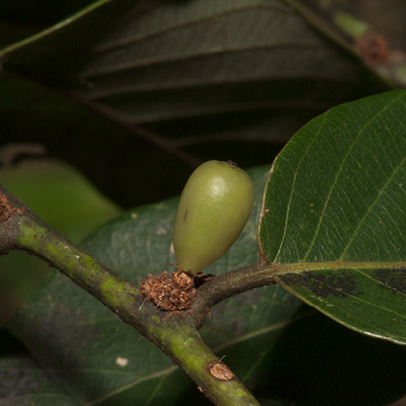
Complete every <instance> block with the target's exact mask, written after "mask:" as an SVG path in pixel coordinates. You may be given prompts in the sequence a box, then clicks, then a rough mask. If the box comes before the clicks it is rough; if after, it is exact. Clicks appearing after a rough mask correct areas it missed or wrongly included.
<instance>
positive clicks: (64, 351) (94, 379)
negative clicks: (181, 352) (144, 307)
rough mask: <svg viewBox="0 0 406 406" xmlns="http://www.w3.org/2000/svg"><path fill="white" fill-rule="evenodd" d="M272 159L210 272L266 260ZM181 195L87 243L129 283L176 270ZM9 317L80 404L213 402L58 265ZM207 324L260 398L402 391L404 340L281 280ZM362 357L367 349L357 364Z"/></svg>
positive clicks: (206, 331) (224, 307) (256, 174)
mask: <svg viewBox="0 0 406 406" xmlns="http://www.w3.org/2000/svg"><path fill="white" fill-rule="evenodd" d="M267 169H268V167H260V168H256V169H255V170H251V171H249V173H250V175H251V176H252V178H253V181H254V184H255V190H256V202H255V205H254V211H253V214H252V216H251V218H250V220H249V223H248V225H247V227H246V229H245V230H244V231H243V234H242V235H241V237H240V238H239V239H238V240H237V242H236V244H235V245H234V246H233V247H232V248H231V250H230V252H229V253H228V254H226V255H225V256H224V257H222V258H221V259H220V260H219V261H217V262H215V263H214V264H212V265H211V266H210V267H208V268H207V272H211V273H213V274H221V273H224V272H226V271H228V270H231V269H234V268H238V267H241V266H245V265H248V264H252V263H255V262H257V261H258V260H259V255H258V250H257V245H256V228H257V218H258V215H259V211H260V202H261V195H262V191H263V188H264V184H265V181H266V173H267ZM176 205H177V199H172V200H167V201H164V202H162V203H158V204H154V205H148V206H144V207H139V208H136V209H134V210H131V211H129V212H128V213H125V214H124V215H122V216H120V217H118V218H117V219H115V220H113V221H111V222H109V223H108V224H106V225H105V226H103V227H101V228H100V229H99V230H97V231H96V232H94V233H93V234H91V235H90V236H89V237H88V238H87V239H86V240H85V241H84V243H83V247H84V248H85V249H86V250H87V251H89V252H90V253H92V254H93V255H95V256H96V257H97V258H98V259H99V260H101V261H102V262H103V263H105V264H106V265H108V266H110V267H112V268H113V269H114V270H115V271H116V272H118V273H119V274H120V275H121V276H122V277H124V278H126V279H127V280H129V281H131V282H132V283H137V281H138V280H140V279H141V278H142V277H144V276H145V275H146V274H147V273H148V272H151V273H155V274H156V273H159V272H161V271H162V270H163V269H169V270H170V268H169V263H170V262H172V261H173V260H174V256H173V252H172V250H171V234H172V223H173V220H174V217H175V211H176ZM8 328H9V330H10V331H11V332H12V333H13V335H14V336H16V337H17V338H18V339H19V340H20V341H21V342H23V343H24V345H25V346H26V347H27V348H28V350H29V352H30V354H32V357H33V359H34V360H35V361H37V362H38V363H39V365H40V366H41V367H42V368H43V369H44V371H46V372H48V373H50V375H51V376H52V377H53V378H54V379H55V380H56V382H58V383H59V384H60V385H61V386H62V387H63V390H61V393H64V394H65V395H68V397H70V398H72V399H75V400H76V401H78V402H80V403H81V404H83V403H86V404H88V405H97V406H101V405H102V406H113V405H114V406H125V405H128V404H137V405H149V406H151V405H156V406H158V405H162V404H165V405H168V406H171V405H180V404H189V403H192V404H202V405H208V404H209V402H208V401H207V400H206V399H205V398H204V397H203V395H202V394H201V393H200V392H199V391H198V390H197V389H196V387H195V386H194V384H193V383H192V382H191V381H190V380H189V379H188V378H187V377H186V376H185V374H183V373H182V371H180V370H179V369H178V368H176V367H175V366H173V364H172V363H171V361H170V360H169V359H168V358H167V357H166V356H165V355H164V354H163V353H161V352H160V351H159V350H158V349H157V348H156V347H154V345H153V344H151V343H150V342H148V341H147V340H145V339H144V338H142V337H140V335H139V334H138V333H137V332H136V331H135V330H133V329H132V328H131V327H130V326H128V325H125V324H124V323H122V322H121V321H120V320H119V319H118V318H117V317H116V316H115V315H114V314H112V313H111V312H109V311H108V310H107V309H106V308H105V307H103V306H102V305H101V304H100V303H98V302H97V301H96V300H94V298H93V297H91V296H90V295H88V294H87V293H86V292H84V291H82V290H81V289H79V288H78V287H77V286H75V285H74V284H73V283H72V282H71V281H70V280H69V279H67V278H66V277H65V276H62V275H60V274H57V273H54V274H53V275H52V276H51V277H50V278H49V279H47V281H46V283H45V284H44V285H43V286H42V288H41V289H40V290H38V291H37V292H36V293H35V295H33V296H32V298H31V299H30V300H29V301H28V302H27V303H26V305H25V306H24V309H22V311H21V312H20V313H19V314H18V315H17V316H16V317H15V318H14V320H12V321H11V322H10V323H9V325H8ZM201 334H202V336H203V337H204V339H205V341H206V342H207V343H208V345H210V346H211V347H212V348H213V349H214V350H215V351H216V353H217V354H218V355H219V356H220V357H222V356H225V358H224V362H226V364H227V365H229V366H230V367H231V368H232V370H233V372H235V373H236V374H237V376H239V377H240V378H241V379H243V380H244V382H245V383H246V384H247V385H248V386H249V388H250V389H251V390H252V391H254V393H255V394H256V395H258V397H259V398H260V400H261V403H263V404H272V405H275V404H279V405H292V404H297V405H304V404H313V405H314V404H317V400H318V399H324V400H325V403H326V404H331V405H334V404H337V405H338V404H340V405H341V404H343V403H337V399H338V401H339V400H342V399H345V400H348V402H346V404H348V405H351V404H354V405H359V404H366V403H365V402H363V400H365V399H368V400H369V399H370V398H371V393H374V391H376V392H379V395H376V396H375V398H376V400H377V401H376V403H373V402H371V403H370V404H371V405H373V404H376V405H378V404H382V403H384V402H386V401H389V400H392V399H395V398H396V397H400V396H401V394H402V393H404V389H405V388H404V382H405V380H406V375H405V374H406V371H405V369H404V368H403V365H404V362H405V361H406V359H405V357H406V347H400V346H394V345H391V344H390V343H385V342H381V341H379V340H371V339H369V338H367V337H364V336H362V335H359V334H356V333H354V332H352V331H350V330H348V329H346V328H343V327H342V326H340V325H338V324H336V323H332V322H331V321H330V320H329V319H327V318H326V317H324V316H323V315H321V314H319V313H318V312H316V311H314V310H313V309H312V308H310V307H308V306H306V305H303V304H302V302H301V301H300V300H298V299H297V298H295V297H294V296H293V295H291V294H290V293H288V292H287V291H285V290H284V289H282V288H281V287H279V286H268V287H265V288H261V289H258V290H253V291H249V292H246V293H245V294H243V295H238V296H236V297H233V298H230V299H228V300H227V301H224V302H222V303H221V304H219V305H218V306H216V307H215V308H214V309H212V317H211V319H209V320H207V323H206V324H205V326H204V327H203V328H202V330H201ZM335 340H337V341H335ZM377 354H380V356H381V358H380V357H377ZM354 357H359V359H362V362H359V363H358V364H357V368H355V369H354ZM382 359H385V368H382ZM338 360H339V361H340V362H338ZM332 365H334V368H333V367H332ZM337 365H338V366H337ZM325 368H327V370H328V373H324V371H325V370H326V369H325ZM330 369H332V370H333V371H330ZM333 372H334V373H333ZM332 376H334V381H331V379H330V378H331V377H332ZM343 376H345V377H346V378H347V379H345V380H343ZM315 386H316V387H317V390H316V391H315V390H314V387H315ZM361 386H362V387H363V388H365V391H363V390H361V391H360V389H359V388H360V387H361ZM354 391H356V392H357V393H358V395H357V396H354ZM371 391H372V392H371ZM352 399H355V401H356V402H352ZM372 400H374V399H372ZM382 400H383V401H382ZM334 402H336V403H334ZM379 402H380V403H379ZM59 404H60V405H61V406H65V403H63V402H61V403H59ZM67 404H68V403H67Z"/></svg>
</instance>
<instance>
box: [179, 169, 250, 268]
mask: <svg viewBox="0 0 406 406" xmlns="http://www.w3.org/2000/svg"><path fill="white" fill-rule="evenodd" d="M253 203H254V185H253V183H252V180H251V178H250V177H249V176H248V175H247V174H246V173H245V172H244V171H243V170H242V169H240V168H238V167H237V166H236V165H235V164H233V163H231V162H220V161H208V162H205V163H204V164H202V165H200V166H199V167H198V168H197V169H196V170H195V171H194V172H193V173H192V175H191V176H190V178H189V180H188V181H187V183H186V186H185V188H184V189H183V192H182V195H181V198H180V202H179V207H178V211H177V213H176V218H175V224H174V230H173V247H174V250H175V256H176V262H177V265H178V267H179V268H180V269H182V270H184V271H190V272H193V273H198V272H200V271H201V270H202V269H203V268H205V267H206V266H208V265H210V264H211V263H213V262H214V261H215V260H216V259H218V258H220V257H221V256H222V255H224V254H225V253H226V252H227V251H228V249H229V248H230V247H231V245H232V244H233V243H234V241H235V240H236V239H237V238H238V236H239V235H240V233H241V231H242V230H243V228H244V226H245V224H246V222H247V220H248V217H249V215H250V213H251V210H252V205H253Z"/></svg>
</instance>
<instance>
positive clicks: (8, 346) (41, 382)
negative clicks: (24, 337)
mask: <svg viewBox="0 0 406 406" xmlns="http://www.w3.org/2000/svg"><path fill="white" fill-rule="evenodd" d="M0 349H1V350H0V404H1V405H2V406H17V405H18V406H30V405H36V404H40V405H41V406H48V405H49V406H52V405H55V404H57V405H63V406H79V403H78V402H77V401H76V400H75V399H74V398H73V397H70V396H67V395H66V394H64V392H63V390H62V388H61V387H60V386H59V385H58V384H56V383H55V382H53V381H52V380H51V379H50V378H49V376H48V375H47V373H46V372H45V371H44V370H43V369H42V368H41V367H40V366H39V365H38V363H37V362H35V360H33V359H32V358H31V357H30V355H29V354H28V353H27V351H26V350H25V349H24V347H23V346H21V344H20V343H19V342H18V341H17V340H16V339H15V338H13V337H12V336H11V335H10V334H9V333H7V331H6V330H4V329H0Z"/></svg>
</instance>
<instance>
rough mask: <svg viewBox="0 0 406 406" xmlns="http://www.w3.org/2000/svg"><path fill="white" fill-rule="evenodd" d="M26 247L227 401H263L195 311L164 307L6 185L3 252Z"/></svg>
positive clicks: (0, 225) (212, 395) (1, 210)
mask: <svg viewBox="0 0 406 406" xmlns="http://www.w3.org/2000/svg"><path fill="white" fill-rule="evenodd" d="M12 249H20V250H24V251H27V252H29V253H30V254H34V255H36V256H38V257H41V258H43V259H44V260H45V261H47V262H48V263H49V264H50V265H51V266H53V267H55V268H57V269H59V270H60V271H61V272H62V273H63V274H65V275H66V276H68V277H69V278H70V279H71V280H72V281H73V282H74V283H76V284H77V285H79V286H80V287H81V288H83V289H85V290H86V291H88V292H89V293H91V294H92V295H93V296H94V297H96V298H97V299H98V300H99V301H100V302H102V303H103V304H104V305H106V306H108V307H109V308H110V309H111V310H112V311H113V312H114V313H115V314H117V315H118V316H119V317H120V318H121V319H122V320H123V321H125V322H127V323H129V324H131V325H132V326H133V327H135V328H136V329H137V330H138V331H139V333H140V334H142V335H143V336H144V337H146V338H148V339H149V340H150V341H152V342H153V343H155V344H156V345H157V346H158V347H159V348H161V350H162V351H164V353H165V354H167V355H168V356H169V357H170V358H171V359H172V360H173V362H174V363H175V364H177V365H179V366H180V367H181V368H182V369H183V370H184V371H185V372H186V373H187V374H188V375H189V376H190V377H191V378H192V379H193V380H194V382H195V383H196V385H197V386H198V388H199V389H200V390H201V391H202V392H203V393H204V394H205V395H206V396H207V397H208V398H209V399H210V400H211V401H212V402H213V403H214V404H215V405H221V406H231V405H233V406H239V405H241V406H243V405H244V406H245V405H248V406H249V405H259V403H258V401H257V400H256V399H255V398H254V397H253V396H252V394H251V393H250V392H249V391H248V390H247V389H246V388H245V386H244V385H243V384H242V382H241V381H239V380H238V379H237V378H236V377H235V376H234V374H233V373H232V372H231V371H230V370H229V369H228V368H227V367H226V366H225V364H224V363H223V362H222V361H221V360H219V359H218V358H217V357H216V356H215V355H214V353H213V352H212V350H211V349H210V348H209V347H207V345H206V344H205V343H204V342H203V340H202V339H201V337H200V335H199V333H198V332H197V329H196V326H195V319H194V317H193V316H192V313H191V312H176V313H173V314H170V313H167V312H163V311H161V310H159V309H158V308H157V307H156V306H154V305H152V304H151V303H145V300H144V298H143V297H142V296H141V295H140V293H139V290H138V289H137V287H136V286H134V285H132V284H130V283H128V282H126V281H125V280H123V279H122V278H120V277H119V276H118V275H117V274H115V273H114V272H113V271H112V270H110V269H108V268H107V267H105V266H104V265H103V264H101V263H100V262H98V261H97V260H96V259H94V258H93V257H91V256H90V255H88V254H87V253H85V252H84V251H83V250H81V249H80V248H78V247H77V246H75V245H74V244H73V243H72V242H70V241H69V240H68V239H66V238H65V237H64V236H62V235H60V234H59V233H57V232H56V231H54V230H53V229H51V228H50V227H48V226H47V225H46V224H45V223H44V222H43V221H42V220H40V219H39V218H38V217H37V216H35V214H34V213H33V212H32V211H31V210H30V209H29V208H28V207H27V206H25V205H24V204H23V203H22V202H20V201H19V200H18V199H16V198H15V197H14V196H13V195H11V194H10V193H9V192H8V191H7V190H6V189H4V188H3V187H2V186H1V185H0V255H1V254H6V253H7V252H8V251H9V250H12Z"/></svg>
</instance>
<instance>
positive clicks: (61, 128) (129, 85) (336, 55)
mask: <svg viewBox="0 0 406 406" xmlns="http://www.w3.org/2000/svg"><path fill="white" fill-rule="evenodd" d="M0 55H1V54H0ZM1 60H2V66H3V73H2V76H1V77H0V96H1V97H0V100H1V101H0V103H1V104H0V105H1V106H2V108H1V111H2V115H3V117H2V120H1V121H0V123H1V124H0V125H1V127H0V131H1V133H2V134H3V139H4V140H5V141H27V140H28V141H32V142H40V143H43V144H44V145H46V146H47V147H48V149H49V151H50V153H52V154H53V155H56V156H58V157H61V158H63V159H66V160H67V161H69V162H70V163H72V164H74V165H77V166H78V167H79V168H80V169H81V170H83V172H84V173H85V174H86V175H87V176H89V178H90V179H91V180H92V181H94V182H95V183H96V184H97V185H98V186H99V187H101V188H102V190H103V191H104V192H105V193H107V194H108V195H109V196H112V197H113V198H114V199H116V200H117V201H119V202H120V203H122V204H124V205H126V206H132V205H134V203H135V202H134V193H133V190H137V191H141V193H138V194H137V202H138V203H139V202H147V201H153V200H155V201H156V200H158V199H161V198H163V197H167V196H171V195H174V194H177V193H180V191H181V188H182V185H183V184H184V181H185V177H184V174H185V173H186V172H189V169H191V168H192V167H193V166H195V165H197V164H198V163H199V162H200V161H201V160H206V159H209V158H213V157H215V158H218V159H233V160H234V161H237V162H239V164H240V165H241V166H244V167H247V166H253V165H257V164H260V163H265V162H269V160H270V159H271V158H272V156H273V155H274V154H275V153H276V152H277V151H278V150H279V149H280V148H281V146H282V145H283V144H284V143H285V142H286V141H287V140H288V139H289V137H290V136H291V135H292V134H293V133H294V132H295V131H296V130H297V129H299V128H300V127H301V126H302V125H303V124H304V123H305V122H307V121H308V120H309V119H310V118H312V117H314V116H315V115H317V114H319V113H320V112H323V111H325V110H326V109H328V108H329V107H332V106H334V105H336V104H338V103H342V102H344V101H348V100H353V99H355V98H358V97H361V96H364V95H367V94H371V93H375V92H379V91H382V90H387V89H388V85H387V84H385V83H384V82H383V81H382V80H381V79H380V78H379V77H378V76H376V75H375V74H373V73H372V72H370V71H369V70H368V69H367V68H366V67H365V66H364V65H363V64H362V63H361V62H360V61H359V60H358V59H357V58H355V57H354V56H353V55H352V54H351V53H348V51H346V50H344V49H341V48H339V47H338V46H337V45H335V44H333V43H331V42H330V41H329V40H327V39H325V38H324V37H323V36H322V35H321V34H318V33H317V32H315V30H314V29H313V28H312V27H311V26H310V25H309V24H308V23H307V22H306V21H305V20H304V19H303V17H302V16H301V15H300V14H298V13H297V12H296V11H294V10H293V9H292V8H290V7H289V6H287V5H286V4H285V3H284V2H282V1H279V0H255V1H252V0H238V1H236V0H233V1H229V0H223V1H218V0H207V1H202V0H190V1H175V0H149V1H144V0H138V1H133V2H128V1H125V0H117V1H114V2H112V1H108V0H103V1H99V2H96V3H94V4H92V5H91V6H89V7H88V8H87V9H84V10H82V11H81V12H79V13H77V14H76V15H74V16H72V17H71V18H69V19H66V20H64V21H62V22H61V23H60V24H57V25H56V26H53V27H51V28H49V29H48V30H47V31H45V32H43V33H41V34H38V35H37V36H35V37H33V38H30V39H27V40H26V41H23V42H22V43H19V44H16V45H15V46H12V47H10V48H9V49H7V50H5V51H4V52H3V54H2V55H1ZM112 134H114V135H112ZM231 155H232V156H231ZM187 168H189V169H187ZM137 175H138V176H137ZM128 180H130V181H131V184H132V188H131V189H130V188H128ZM152 184H153V185H155V187H154V188H151V187H150V185H152Z"/></svg>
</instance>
